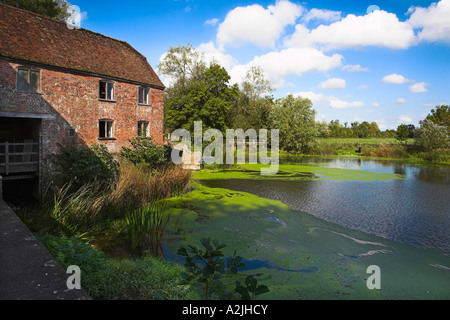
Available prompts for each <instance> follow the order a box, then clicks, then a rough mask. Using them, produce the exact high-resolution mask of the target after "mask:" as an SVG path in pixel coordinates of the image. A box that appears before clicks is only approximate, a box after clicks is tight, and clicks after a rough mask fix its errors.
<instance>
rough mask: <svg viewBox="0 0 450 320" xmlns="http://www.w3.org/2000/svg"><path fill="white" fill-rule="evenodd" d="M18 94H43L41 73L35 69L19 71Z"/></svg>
mask: <svg viewBox="0 0 450 320" xmlns="http://www.w3.org/2000/svg"><path fill="white" fill-rule="evenodd" d="M17 92H31V93H40V92H41V71H40V70H34V69H26V68H18V69H17Z"/></svg>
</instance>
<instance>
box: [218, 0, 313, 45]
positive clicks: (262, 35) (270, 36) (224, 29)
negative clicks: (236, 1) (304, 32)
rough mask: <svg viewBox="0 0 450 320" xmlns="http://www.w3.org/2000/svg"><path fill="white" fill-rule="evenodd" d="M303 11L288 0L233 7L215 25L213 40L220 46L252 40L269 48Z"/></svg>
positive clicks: (251, 41) (250, 41)
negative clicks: (217, 27)
mask: <svg viewBox="0 0 450 320" xmlns="http://www.w3.org/2000/svg"><path fill="white" fill-rule="evenodd" d="M303 12H304V9H303V7H301V6H299V5H297V4H294V3H292V2H289V1H277V2H276V3H275V5H270V6H268V7H267V9H265V8H264V7H262V6H260V5H258V4H254V5H250V6H246V7H237V8H235V9H233V10H231V11H230V12H229V13H228V14H227V16H226V17H225V20H224V21H223V22H222V23H221V24H220V25H219V29H218V33H217V41H218V43H219V44H220V45H221V46H224V45H226V44H233V45H241V44H245V43H253V44H255V45H257V46H260V47H273V46H274V44H275V41H276V40H278V39H279V38H280V36H281V34H282V33H283V32H284V29H285V27H286V26H288V25H291V24H294V23H295V20H296V19H297V18H298V17H300V16H301V15H302V14H303Z"/></svg>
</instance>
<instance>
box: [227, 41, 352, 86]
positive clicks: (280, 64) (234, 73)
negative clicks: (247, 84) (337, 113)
mask: <svg viewBox="0 0 450 320" xmlns="http://www.w3.org/2000/svg"><path fill="white" fill-rule="evenodd" d="M343 59H344V57H343V56H341V55H340V54H333V55H332V56H327V55H325V54H324V53H323V52H321V51H320V50H317V49H314V48H289V49H285V50H281V51H274V52H269V53H267V54H265V55H262V56H256V57H255V58H254V59H253V60H252V61H250V62H249V63H248V64H246V65H238V66H235V67H233V68H232V69H231V70H230V76H231V77H232V80H233V81H235V82H240V79H241V78H242V76H243V75H244V74H245V72H246V71H247V70H248V69H249V68H250V67H252V66H259V67H261V68H262V69H263V70H264V72H265V73H266V75H267V77H268V79H269V81H270V82H271V84H272V85H273V86H274V87H275V88H276V87H279V86H282V85H284V81H283V80H282V77H284V76H287V75H297V76H301V75H302V74H304V73H305V72H310V71H328V70H331V69H333V68H337V67H340V66H341V65H342V60H343Z"/></svg>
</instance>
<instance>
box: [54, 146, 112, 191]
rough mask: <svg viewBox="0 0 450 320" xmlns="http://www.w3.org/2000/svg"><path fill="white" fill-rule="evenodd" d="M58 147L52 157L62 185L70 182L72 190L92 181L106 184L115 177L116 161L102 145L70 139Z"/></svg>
mask: <svg viewBox="0 0 450 320" xmlns="http://www.w3.org/2000/svg"><path fill="white" fill-rule="evenodd" d="M58 148H59V152H58V153H57V154H56V155H55V156H54V159H53V163H54V164H55V165H56V166H57V169H58V170H56V172H57V173H58V174H57V176H56V178H59V180H60V183H61V184H62V185H64V184H69V183H70V185H71V190H72V191H73V190H78V189H79V188H81V187H82V186H84V185H86V184H89V183H92V182H94V181H95V182H97V183H99V184H103V185H105V186H106V185H108V184H109V183H110V182H111V181H113V180H114V178H115V177H116V174H117V171H118V163H117V162H116V161H115V160H114V158H113V156H112V155H111V154H110V153H109V152H108V150H107V148H106V147H105V146H104V145H95V144H94V145H92V146H91V147H88V146H87V145H85V144H84V143H82V142H79V141H76V140H74V139H70V140H67V141H66V142H65V143H63V144H58Z"/></svg>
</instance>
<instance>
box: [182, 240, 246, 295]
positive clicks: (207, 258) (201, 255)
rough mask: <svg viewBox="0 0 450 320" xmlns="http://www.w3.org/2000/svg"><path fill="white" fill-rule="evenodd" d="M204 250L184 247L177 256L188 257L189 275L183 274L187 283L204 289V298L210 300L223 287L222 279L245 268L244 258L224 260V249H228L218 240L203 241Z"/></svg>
mask: <svg viewBox="0 0 450 320" xmlns="http://www.w3.org/2000/svg"><path fill="white" fill-rule="evenodd" d="M200 242H201V244H202V245H203V247H204V249H200V248H198V247H196V246H193V245H188V246H182V247H180V248H179V249H178V251H177V254H179V255H181V256H184V257H186V261H185V263H184V266H185V267H186V269H187V271H188V272H189V273H182V277H183V278H184V279H185V281H186V282H192V281H194V283H195V284H196V285H197V286H199V287H202V289H203V297H204V299H205V300H208V299H209V298H210V297H211V291H212V289H214V288H218V287H222V283H221V281H220V278H221V277H222V275H223V274H224V273H225V272H226V271H227V270H228V271H230V272H231V273H233V274H235V273H237V271H238V270H237V268H238V267H242V266H244V264H243V263H242V262H241V261H242V258H241V257H239V256H236V255H235V254H234V255H233V256H232V257H230V258H229V259H228V260H226V259H225V258H224V255H223V253H222V249H223V248H225V247H226V245H224V244H220V243H219V242H218V241H217V240H213V241H211V239H210V238H208V239H201V240H200Z"/></svg>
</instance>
